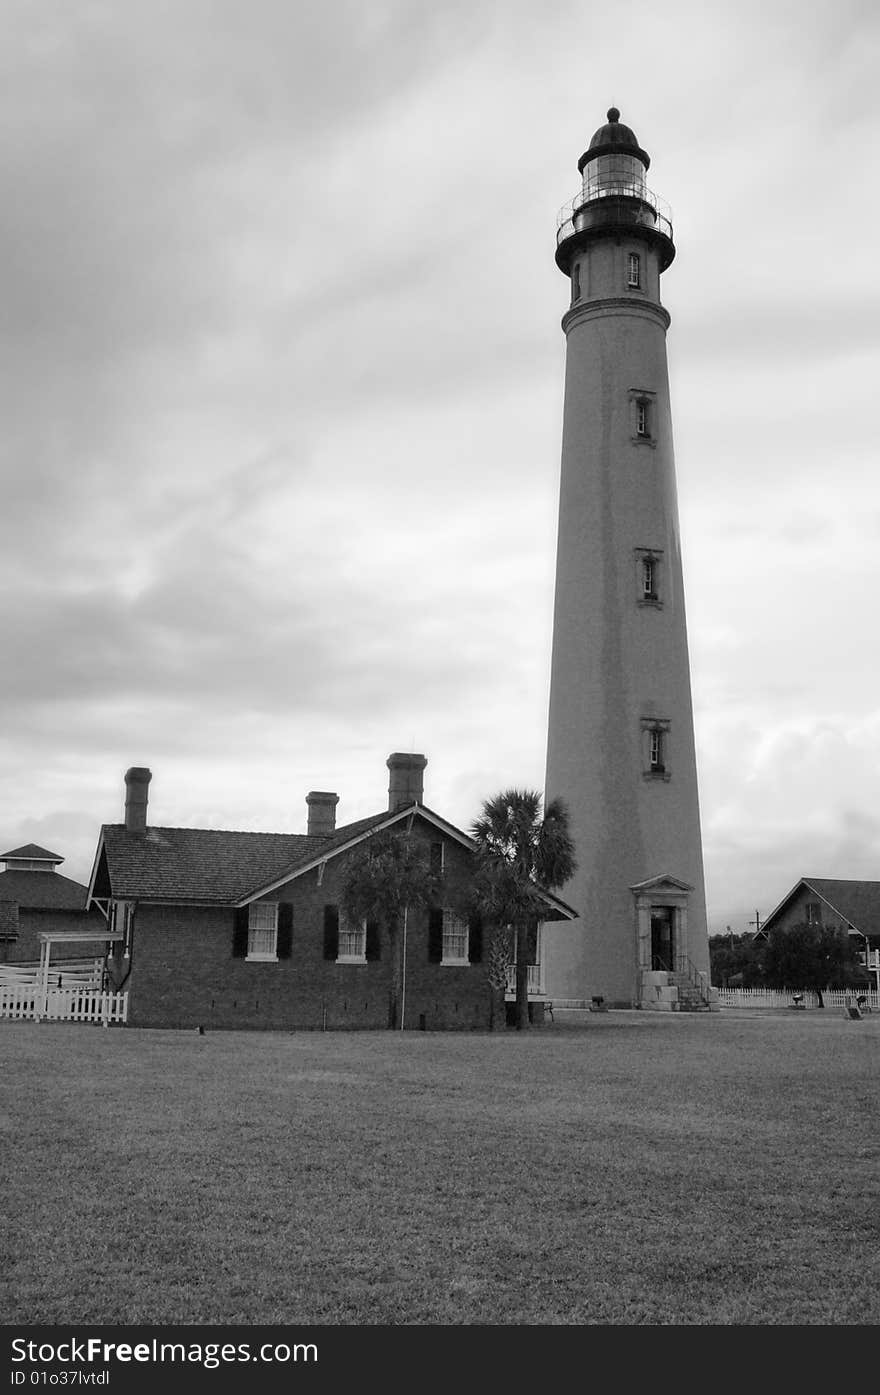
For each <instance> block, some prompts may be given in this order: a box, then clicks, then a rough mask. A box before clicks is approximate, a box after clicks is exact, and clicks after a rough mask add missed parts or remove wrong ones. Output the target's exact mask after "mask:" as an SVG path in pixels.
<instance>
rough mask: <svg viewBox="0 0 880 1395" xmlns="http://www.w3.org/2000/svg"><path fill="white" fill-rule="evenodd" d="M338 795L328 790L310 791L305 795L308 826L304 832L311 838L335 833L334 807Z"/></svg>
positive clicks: (337, 801) (337, 800)
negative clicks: (307, 807) (307, 809)
mask: <svg viewBox="0 0 880 1395" xmlns="http://www.w3.org/2000/svg"><path fill="white" fill-rule="evenodd" d="M338 803H339V795H338V794H333V793H332V791H330V790H310V791H309V793H308V794H307V795H306V804H307V805H308V806H309V826H308V828H307V830H306V832H307V833H308V834H309V835H310V836H312V837H315V836H320V835H322V834H323V835H324V836H326V835H327V834H328V833H335V832H336V806H337V804H338Z"/></svg>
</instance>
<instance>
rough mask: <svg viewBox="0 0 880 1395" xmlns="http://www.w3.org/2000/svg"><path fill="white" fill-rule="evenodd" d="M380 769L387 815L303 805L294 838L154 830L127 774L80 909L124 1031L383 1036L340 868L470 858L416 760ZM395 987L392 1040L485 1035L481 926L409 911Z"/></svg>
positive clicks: (379, 997) (365, 951) (557, 911)
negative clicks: (400, 837)
mask: <svg viewBox="0 0 880 1395" xmlns="http://www.w3.org/2000/svg"><path fill="white" fill-rule="evenodd" d="M387 764H388V768H389V771H390V780H389V799H388V806H387V808H385V809H383V810H382V811H381V812H380V813H377V814H374V815H372V816H371V817H369V818H365V819H360V820H358V821H357V822H356V823H350V824H347V825H345V826H344V827H340V828H337V827H336V805H337V803H338V796H337V795H336V794H335V793H330V792H326V791H312V792H311V793H310V794H308V795H307V796H306V803H307V806H308V829H307V832H306V833H305V834H296V833H238V832H227V831H225V830H218V829H201V828H160V827H152V826H150V825H148V823H147V791H148V786H149V782H150V779H151V774H150V771H149V770H145V769H141V768H133V769H131V770H129V771H128V773H127V774H126V776H125V783H126V802H125V822H124V823H122V824H107V825H105V826H104V827H103V828H102V830H101V834H100V838H99V841H98V848H97V852H96V855H95V862H94V867H93V871H92V876H91V880H90V884H89V905H90V907H97V908H98V909H99V910H100V911H101V912H102V913H103V914H104V915H105V916H106V918H107V919H106V924H107V927H108V930H109V931H110V932H113V933H115V934H118V935H119V939H118V940H116V941H115V942H114V943H109V942H108V945H107V950H108V971H109V974H108V977H109V983H110V987H111V988H113V989H114V990H116V991H127V992H128V995H129V999H128V1022H129V1024H130V1025H132V1026H140V1027H190V1028H192V1027H199V1026H203V1027H205V1028H272V1029H276V1030H278V1029H281V1030H289V1029H296V1028H317V1029H321V1028H326V1029H331V1028H347V1029H353V1028H383V1027H386V1026H387V1025H388V1005H389V991H390V988H391V981H390V975H391V972H392V965H391V955H390V953H389V944H388V938H387V931H386V929H385V927H384V926H382V925H375V924H369V925H366V924H362V925H350V924H347V923H346V921H345V918H344V916H343V913H342V910H341V905H340V899H341V898H340V889H341V885H342V880H343V877H344V874H345V870H346V865H347V859H348V857H349V855H351V854H353V853H354V851H355V850H356V849H357V850H360V849H361V848H362V846H363V844H364V843H365V842H366V841H367V840H368V839H369V838H370V837H372V836H373V835H374V834H376V833H378V832H379V831H380V830H385V829H399V830H401V831H404V830H406V831H408V832H409V834H410V836H412V837H415V838H418V839H421V840H423V841H424V842H425V843H426V844H427V845H428V846H429V848H430V855H431V858H432V860H433V863H434V866H435V867H436V866H441V867H442V868H443V870H444V872H445V873H447V874H448V875H450V876H451V878H452V879H454V880H459V879H460V878H462V877H467V876H468V875H469V869H470V865H471V854H472V851H473V847H474V844H473V842H472V840H471V839H470V838H469V837H468V835H467V834H466V833H463V832H462V831H461V829H459V828H456V827H455V826H454V825H453V824H451V823H449V822H448V821H447V820H445V819H443V818H441V817H440V815H439V814H435V813H434V812H433V811H432V810H430V809H428V808H426V807H425V805H424V803H423V800H422V794H423V772H424V768H425V766H426V764H427V761H426V759H425V757H424V756H423V755H417V754H410V753H397V754H394V755H392V756H390V757H389V759H388V762H387ZM541 894H542V897H543V898H544V900H545V901H546V906H547V912H546V917H545V919H546V920H548V921H552V920H569V919H573V918H574V915H575V912H574V911H573V910H572V908H571V907H569V906H567V905H566V903H565V902H564V901H561V900H560V899H559V898H558V897H555V896H554V895H553V894H552V893H551V892H542V893H541ZM539 949H540V934H539V935H538V937H537V952H536V954H535V955H534V958H535V961H536V962H535V964H534V965H533V966H532V968H531V971H530V975H529V978H530V998H531V1000H532V1003H533V1013H534V1018H535V1020H540V1019H541V1017H542V1015H543V1004H544V1001H545V999H544V995H543V993H542V992H541V972H542V971H541V966H540V954H539ZM403 982H404V993H403V1025H404V1026H405V1027H406V1028H408V1029H412V1028H415V1029H418V1028H425V1029H427V1030H438V1029H444V1028H445V1029H449V1028H471V1029H473V1028H481V1027H486V1026H488V1025H489V1021H490V1010H491V1006H490V1005H491V990H490V986H489V981H488V976H487V966H486V963H485V962H484V956H483V935H482V929H481V926H480V924H479V922H478V921H477V920H476V919H472V920H471V922H470V923H468V922H467V921H465V920H463V919H461V918H460V917H459V916H457V915H455V914H454V913H453V912H452V911H451V910H449V909H448V908H444V907H442V906H438V907H436V908H434V909H433V910H430V911H415V912H410V913H409V914H408V916H407V925H406V938H405V958H404V975H403ZM510 996H512V995H511V994H510V993H509V994H508V997H510Z"/></svg>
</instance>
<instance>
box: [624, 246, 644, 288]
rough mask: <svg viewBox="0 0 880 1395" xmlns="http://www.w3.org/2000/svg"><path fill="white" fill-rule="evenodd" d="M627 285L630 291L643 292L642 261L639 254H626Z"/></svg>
mask: <svg viewBox="0 0 880 1395" xmlns="http://www.w3.org/2000/svg"><path fill="white" fill-rule="evenodd" d="M626 284H627V286H628V287H629V289H630V290H633V291H638V290H641V287H642V259H641V257H640V256H639V254H638V252H627V254H626Z"/></svg>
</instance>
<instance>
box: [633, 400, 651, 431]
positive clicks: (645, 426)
mask: <svg viewBox="0 0 880 1395" xmlns="http://www.w3.org/2000/svg"><path fill="white" fill-rule="evenodd" d="M636 435H637V436H641V438H642V439H643V440H646V441H649V440H650V439H651V423H650V420H649V418H648V403H647V402H646V401H645V399H644V397H640V398H638V399H637V401H636Z"/></svg>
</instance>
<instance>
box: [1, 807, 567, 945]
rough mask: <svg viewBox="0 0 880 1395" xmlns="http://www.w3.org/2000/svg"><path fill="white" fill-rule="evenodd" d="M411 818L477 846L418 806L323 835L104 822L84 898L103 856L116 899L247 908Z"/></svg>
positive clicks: (552, 905) (555, 902)
mask: <svg viewBox="0 0 880 1395" xmlns="http://www.w3.org/2000/svg"><path fill="white" fill-rule="evenodd" d="M417 817H418V818H421V819H423V820H425V822H427V823H430V824H432V825H433V826H434V827H435V828H437V829H438V830H439V831H440V832H443V833H445V834H446V835H447V836H448V837H451V838H454V839H455V840H456V841H457V842H459V843H461V844H462V846H464V847H466V848H473V847H475V844H474V842H473V840H472V839H471V838H469V837H468V835H467V834H466V833H463V832H462V831H461V829H459V828H456V827H455V825H454V824H451V823H449V822H448V821H447V820H446V819H444V818H442V817H441V816H440V815H439V814H435V813H434V812H433V810H431V809H428V808H426V807H425V805H423V804H411V805H408V806H406V807H405V808H402V809H398V810H395V811H394V812H389V811H388V810H387V809H386V810H383V811H382V812H381V813H378V814H371V815H370V816H369V817H368V818H364V819H358V820H357V821H356V822H354V823H349V824H345V825H343V826H342V827H341V828H337V829H336V830H335V832H334V833H332V834H329V835H328V834H324V835H314V834H301V833H239V832H231V831H227V830H223V829H206V828H147V830H146V832H145V833H129V832H128V831H127V830H126V828H125V826H124V825H122V824H105V825H104V826H103V828H102V829H101V836H100V839H99V841H98V849H97V852H96V855H95V864H94V869H93V871H92V877H91V882H90V885H89V897H90V898H91V897H93V896H94V894H95V891H94V889H95V881H96V876H97V873H98V869H99V867H100V865H101V861H102V857H103V859H104V860H105V862H106V868H107V874H108V876H109V879H110V887H111V892H112V895H113V896H114V897H123V898H125V897H131V898H132V899H140V900H147V901H164V902H174V903H181V902H189V903H193V902H197V903H200V904H203V905H205V904H209V905H232V906H235V905H246V904H247V903H248V902H249V901H255V900H257V899H259V898H260V897H261V896H266V895H269V894H270V893H271V892H272V891H274V890H275V889H276V888H278V887H280V886H283V885H284V884H285V883H286V882H289V881H292V880H294V879H295V878H296V877H300V876H302V875H303V874H304V873H306V872H308V871H310V870H311V869H313V868H315V867H318V866H320V864H321V863H322V862H326V861H328V860H329V859H330V858H332V857H337V856H339V855H340V854H342V853H343V852H346V851H348V850H349V849H350V848H352V847H355V846H357V844H358V843H360V842H363V841H364V839H366V838H367V837H369V835H370V834H371V833H375V832H378V830H379V829H382V828H389V827H391V826H392V825H394V824H397V823H405V822H406V821H408V820H412V819H413V818H417ZM22 875H28V874H22ZM29 875H31V876H33V875H35V874H33V873H31V874H29ZM37 875H38V874H37ZM542 895H543V896H544V898H545V900H546V901H547V904H548V908H549V909H550V910H552V911H553V912H554V915H553V917H552V918H554V919H559V918H564V919H574V918H575V917H576V915H577V912H576V911H574V910H573V909H572V908H571V906H569V905H567V904H566V902H564V901H562V900H560V898H559V897H557V896H554V895H553V894H552V893H551V892H548V891H543V889H542ZM548 918H550V917H548Z"/></svg>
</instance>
